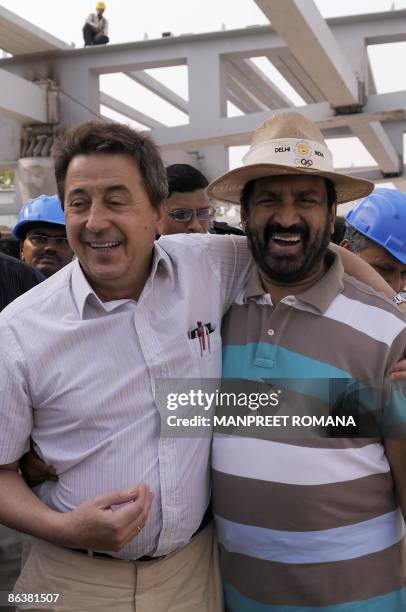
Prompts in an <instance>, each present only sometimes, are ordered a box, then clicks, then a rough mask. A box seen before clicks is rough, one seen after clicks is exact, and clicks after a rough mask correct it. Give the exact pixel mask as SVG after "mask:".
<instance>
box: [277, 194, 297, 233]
mask: <svg viewBox="0 0 406 612" xmlns="http://www.w3.org/2000/svg"><path fill="white" fill-rule="evenodd" d="M273 220H274V222H276V223H279V225H282V227H286V228H287V227H290V226H292V225H295V224H296V223H298V222H299V221H300V219H299V215H298V212H297V209H296V207H295V205H294V202H293V200H292V199H291V198H289V197H285V198H284V199H283V200H282V201H281V202H280V205H279V206H278V207H277V209H276V211H275V214H274V218H273Z"/></svg>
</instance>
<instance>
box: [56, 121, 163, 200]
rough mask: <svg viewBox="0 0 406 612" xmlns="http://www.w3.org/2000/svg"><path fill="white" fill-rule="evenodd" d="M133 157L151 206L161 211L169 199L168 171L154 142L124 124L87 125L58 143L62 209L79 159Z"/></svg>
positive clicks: (91, 122) (58, 183)
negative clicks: (68, 179)
mask: <svg viewBox="0 0 406 612" xmlns="http://www.w3.org/2000/svg"><path fill="white" fill-rule="evenodd" d="M111 153H113V154H114V153H117V154H122V155H128V156H130V157H131V158H132V159H133V160H134V162H135V163H136V165H137V167H138V169H139V171H140V174H141V176H142V179H143V181H144V186H145V190H146V192H147V194H148V196H149V199H150V202H151V205H152V206H154V207H155V208H157V207H158V206H159V204H160V203H161V202H162V201H163V200H164V199H165V198H166V197H167V195H168V184H167V180H166V172H165V167H164V164H163V162H162V159H161V156H160V154H159V150H158V147H157V145H156V144H155V143H154V142H153V140H152V139H151V138H150V137H149V136H147V135H145V134H142V133H140V132H137V131H136V130H133V129H132V128H130V127H128V126H126V125H123V124H121V123H114V122H111V123H109V122H102V121H87V122H86V123H82V124H81V125H79V126H78V127H76V128H73V129H70V130H67V131H66V132H65V133H64V134H63V135H62V136H61V137H60V138H59V139H58V140H57V142H56V143H55V148H54V153H53V155H54V159H55V175H56V183H57V186H58V193H59V197H60V200H61V202H62V206H63V203H64V196H65V178H66V173H67V171H68V166H69V164H70V162H71V161H72V159H73V158H74V157H76V156H77V155H94V154H100V155H103V154H105V155H109V154H111Z"/></svg>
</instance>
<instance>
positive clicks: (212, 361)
mask: <svg viewBox="0 0 406 612" xmlns="http://www.w3.org/2000/svg"><path fill="white" fill-rule="evenodd" d="M188 343H189V349H190V356H191V360H192V362H191V370H193V371H194V372H196V377H199V376H200V377H202V378H221V336H220V327H219V326H217V327H216V328H215V329H214V331H212V333H211V334H209V335H208V336H205V343H204V346H203V345H202V342H201V340H200V339H199V338H198V337H196V338H189V339H188ZM191 374H192V372H191ZM192 376H194V374H192Z"/></svg>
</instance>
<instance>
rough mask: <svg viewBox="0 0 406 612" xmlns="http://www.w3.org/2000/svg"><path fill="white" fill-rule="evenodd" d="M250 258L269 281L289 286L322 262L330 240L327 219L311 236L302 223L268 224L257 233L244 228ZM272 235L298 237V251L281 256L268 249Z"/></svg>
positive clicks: (270, 246) (301, 279)
mask: <svg viewBox="0 0 406 612" xmlns="http://www.w3.org/2000/svg"><path fill="white" fill-rule="evenodd" d="M245 231H246V235H247V238H248V242H249V244H250V247H251V253H252V256H253V258H254V260H255V262H256V264H257V266H258V267H259V269H260V270H261V271H262V272H263V274H264V275H265V276H266V277H267V278H269V279H270V280H273V281H276V282H277V283H280V284H283V285H292V284H295V283H297V282H300V281H303V280H306V279H307V278H309V277H311V276H312V274H313V273H314V272H316V270H317V269H318V267H319V266H320V264H321V262H322V261H323V260H324V257H325V254H326V251H327V247H328V244H329V242H330V239H331V232H330V226H329V223H328V219H326V224H325V226H324V228H323V229H321V230H319V231H317V232H315V233H314V234H313V236H312V235H311V232H310V229H309V227H308V226H307V225H306V224H303V225H299V224H297V225H292V226H290V227H288V228H287V227H282V226H281V225H279V224H278V223H273V221H272V219H270V220H269V221H268V223H267V224H266V226H265V227H264V229H263V232H262V233H261V234H260V233H259V232H258V230H255V229H253V228H251V227H250V224H249V222H247V223H246V227H245ZM274 234H279V235H281V234H282V235H283V234H298V235H300V237H301V241H300V252H299V253H296V254H290V253H286V254H284V253H283V252H281V251H280V250H278V251H277V252H276V251H273V250H272V236H273V235H274Z"/></svg>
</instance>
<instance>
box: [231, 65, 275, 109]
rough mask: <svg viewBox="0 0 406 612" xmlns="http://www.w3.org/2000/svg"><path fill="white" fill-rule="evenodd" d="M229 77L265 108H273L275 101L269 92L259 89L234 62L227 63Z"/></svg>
mask: <svg viewBox="0 0 406 612" xmlns="http://www.w3.org/2000/svg"><path fill="white" fill-rule="evenodd" d="M225 65H226V70H227V75H229V76H231V77H232V78H233V79H234V80H235V81H237V83H239V84H240V85H241V86H243V87H244V88H245V89H246V90H247V91H249V92H250V93H252V94H253V95H254V96H255V98H256V99H257V100H259V102H261V104H263V105H264V106H265V108H269V109H271V108H273V100H272V98H271V97H270V96H269V92H267V91H266V89H262V88H261V87H258V86H257V85H256V84H255V83H253V82H252V81H251V79H250V78H249V77H248V76H247V75H246V74H245V72H244V69H243V68H242V67H240V66H238V65H237V64H235V63H234V62H226V64H225Z"/></svg>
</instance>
